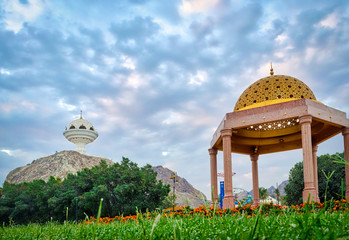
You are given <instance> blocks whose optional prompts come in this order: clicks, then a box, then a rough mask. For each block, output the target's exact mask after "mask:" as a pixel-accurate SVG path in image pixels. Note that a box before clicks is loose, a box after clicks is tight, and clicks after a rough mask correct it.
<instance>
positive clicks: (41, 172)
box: [6, 151, 114, 184]
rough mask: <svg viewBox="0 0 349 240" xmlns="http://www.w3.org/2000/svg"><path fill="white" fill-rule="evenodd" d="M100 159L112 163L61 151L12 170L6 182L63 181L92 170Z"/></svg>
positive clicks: (108, 161)
mask: <svg viewBox="0 0 349 240" xmlns="http://www.w3.org/2000/svg"><path fill="white" fill-rule="evenodd" d="M102 159H104V160H105V161H106V162H107V163H108V164H113V163H114V162H113V161H111V160H109V159H106V158H102V157H93V156H88V155H84V154H80V153H78V152H76V151H61V152H57V153H55V154H53V155H50V156H47V157H42V158H39V159H37V160H34V161H33V162H32V163H30V164H27V165H26V166H23V167H19V168H16V169H14V170H12V171H11V172H10V173H9V174H8V175H7V177H6V181H7V182H10V183H16V184H18V183H22V182H31V181H33V180H34V179H42V180H44V181H47V180H48V179H49V178H50V176H54V177H56V178H57V177H59V178H61V179H62V180H63V179H64V178H65V177H66V176H67V175H68V174H69V173H72V174H75V173H77V172H78V171H81V170H82V169H84V168H92V167H93V166H96V165H98V164H100V162H101V160H102Z"/></svg>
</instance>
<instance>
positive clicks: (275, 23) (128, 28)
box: [0, 0, 349, 197]
mask: <svg viewBox="0 0 349 240" xmlns="http://www.w3.org/2000/svg"><path fill="white" fill-rule="evenodd" d="M0 8H1V9H0V12H1V13H2V14H1V15H0V133H1V137H0V181H1V183H2V182H3V181H4V179H5V177H6V175H7V173H8V172H9V171H10V170H12V169H13V168H15V167H18V166H22V165H25V164H27V163H30V162H31V161H32V160H34V159H35V158H39V157H43V156H45V155H50V154H53V153H55V151H61V150H66V149H74V146H73V145H72V144H71V143H70V142H68V141H67V140H66V139H65V138H64V137H63V135H62V132H63V131H64V129H65V126H67V125H68V124H69V122H71V121H72V120H74V119H76V118H78V117H79V112H80V109H81V110H83V116H84V118H86V119H87V120H89V121H90V122H91V123H92V124H93V125H94V126H95V128H96V129H97V131H98V132H99V137H98V138H97V140H96V141H95V142H94V143H92V144H90V145H88V146H87V153H88V154H91V155H98V156H104V157H108V158H111V159H112V160H114V161H120V159H121V157H122V156H125V157H128V158H130V159H131V160H132V161H135V162H137V163H138V164H140V165H143V164H146V163H150V164H152V165H164V166H167V167H169V168H171V169H172V170H174V171H177V172H178V174H179V175H180V176H182V177H185V178H187V179H188V180H189V182H191V183H192V184H193V185H194V187H196V188H198V189H200V190H201V191H203V192H204V193H205V194H206V195H207V196H208V197H210V187H209V184H210V176H209V174H210V171H209V156H208V152H207V149H208V148H209V143H210V141H211V138H212V134H213V133H214V131H215V129H216V127H217V126H218V124H219V123H220V121H221V120H222V118H223V117H224V114H225V113H227V112H231V111H232V110H233V108H234V105H235V102H236V101H237V99H238V98H239V96H240V94H241V93H242V92H243V91H244V90H245V89H246V88H247V87H248V86H249V85H250V84H252V83H253V82H254V81H256V80H258V79H259V78H262V77H265V76H267V75H268V72H269V67H270V62H271V61H272V62H273V67H274V71H275V74H284V75H291V76H294V77H296V78H299V79H300V80H302V81H303V82H304V83H306V84H307V85H308V86H309V87H310V88H311V89H312V90H313V92H314V94H315V95H316V97H317V99H318V100H319V101H320V102H323V103H325V104H328V105H329V106H332V107H335V108H337V109H340V110H342V111H345V112H349V105H348V103H349V95H348V94H347V89H348V87H349V85H348V77H347V76H348V74H349V67H348V63H349V47H348V41H349V27H348V26H349V4H348V3H346V2H343V1H339V0H338V1H320V2H319V1H307V2H305V1H289V2H280V1H261V2H250V1H238V0H229V1H228V0H207V1H198V0H170V1H155V0H151V1H142V0H132V1H131V0H129V1H112V0H108V1H92V0H88V1H81V0H74V1H55V0H45V1H41V0H27V1H23V0H22V1H19V0H5V1H2V2H1V4H0ZM342 151H343V143H342V137H341V136H339V135H338V136H336V137H334V138H333V139H331V140H329V141H327V142H325V143H322V144H320V147H319V154H324V153H335V152H342ZM218 157H219V159H220V161H219V164H218V168H219V171H223V163H222V161H221V159H222V155H221V153H219V155H218ZM301 158H302V153H301V151H291V152H289V153H287V154H286V153H278V154H270V155H267V156H261V157H260V160H259V168H260V173H259V177H260V184H261V186H264V187H269V186H270V185H275V184H276V182H278V183H281V182H282V181H283V180H286V179H287V175H288V172H289V170H290V168H291V167H292V166H293V165H294V164H295V163H296V162H298V161H301ZM233 169H234V170H233V171H234V172H236V175H235V176H234V184H236V186H238V187H240V188H245V189H247V190H250V189H251V187H252V180H251V176H250V175H251V174H250V173H251V162H250V160H249V157H248V156H244V155H238V154H233ZM270 176H273V177H270Z"/></svg>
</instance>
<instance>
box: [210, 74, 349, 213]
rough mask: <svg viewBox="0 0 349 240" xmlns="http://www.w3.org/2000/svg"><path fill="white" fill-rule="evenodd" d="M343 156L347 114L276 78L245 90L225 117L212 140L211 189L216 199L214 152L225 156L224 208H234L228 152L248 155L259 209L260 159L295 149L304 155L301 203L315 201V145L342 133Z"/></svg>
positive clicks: (348, 152) (295, 82)
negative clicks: (260, 156) (261, 156)
mask: <svg viewBox="0 0 349 240" xmlns="http://www.w3.org/2000/svg"><path fill="white" fill-rule="evenodd" d="M341 132H342V134H343V136H344V156H345V160H346V161H347V162H349V119H347V118H346V113H345V112H341V111H339V110H337V109H334V108H331V107H329V106H326V105H324V104H322V103H320V102H319V101H317V100H316V97H315V95H314V93H313V92H312V91H311V89H310V88H309V87H308V86H307V85H306V84H304V83H303V82H302V81H300V80H299V79H297V78H294V77H291V76H285V75H274V73H273V69H272V68H271V70H270V76H268V77H265V78H262V79H260V80H258V81H256V82H255V83H253V84H252V85H251V86H249V87H248V88H247V89H246V90H245V91H244V92H243V93H242V94H241V96H240V98H239V99H238V101H237V102H236V104H235V107H234V111H233V112H229V113H227V114H226V115H225V117H224V118H223V120H222V122H221V123H220V124H219V126H218V128H217V130H216V131H215V133H214V135H213V138H212V140H211V144H210V146H211V147H210V149H209V154H210V159H211V164H210V165H211V189H212V195H213V198H214V199H213V200H214V202H217V200H218V190H217V188H218V187H217V151H223V163H224V192H225V196H224V199H223V208H224V209H226V208H233V207H234V202H235V199H234V196H233V182H232V157H231V153H240V154H246V155H249V156H250V159H251V163H252V183H253V202H254V205H258V204H259V184H258V156H259V155H261V154H268V153H274V152H282V151H288V150H293V149H300V148H301V149H302V150H303V167H304V190H303V200H304V201H306V200H307V199H308V197H309V196H310V200H311V201H319V196H318V176H317V157H316V152H317V148H318V144H320V143H322V142H324V141H326V140H327V139H329V138H331V137H333V136H335V135H337V134H339V133H341ZM345 174H346V193H345V196H346V198H347V199H349V167H348V166H346V168H345Z"/></svg>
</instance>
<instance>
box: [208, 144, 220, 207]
mask: <svg viewBox="0 0 349 240" xmlns="http://www.w3.org/2000/svg"><path fill="white" fill-rule="evenodd" d="M208 152H209V154H210V166H211V197H212V198H213V199H212V205H213V206H214V205H216V204H217V202H218V187H217V149H215V148H210V149H208Z"/></svg>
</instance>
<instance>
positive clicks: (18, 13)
mask: <svg viewBox="0 0 349 240" xmlns="http://www.w3.org/2000/svg"><path fill="white" fill-rule="evenodd" d="M2 6H3V9H4V10H5V14H4V15H5V17H4V21H5V23H6V29H8V30H12V31H14V32H15V33H17V32H19V31H20V30H21V28H22V25H23V23H25V22H31V21H34V20H35V19H36V18H37V17H38V16H40V15H41V14H42V12H43V10H44V2H43V1H42V0H28V3H27V4H21V3H20V2H19V1H17V0H5V1H4V2H3V3H2Z"/></svg>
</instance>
